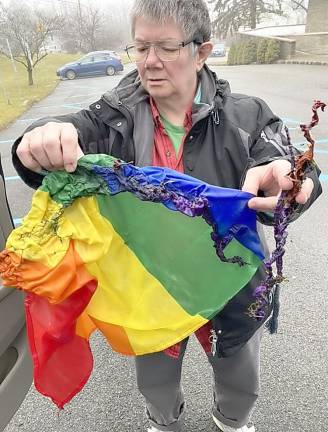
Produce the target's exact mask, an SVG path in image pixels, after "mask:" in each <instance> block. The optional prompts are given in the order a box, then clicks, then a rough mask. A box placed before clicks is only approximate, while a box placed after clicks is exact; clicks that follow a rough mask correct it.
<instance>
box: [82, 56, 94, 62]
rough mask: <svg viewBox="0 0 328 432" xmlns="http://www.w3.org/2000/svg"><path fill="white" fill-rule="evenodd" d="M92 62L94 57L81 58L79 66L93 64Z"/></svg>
mask: <svg viewBox="0 0 328 432" xmlns="http://www.w3.org/2000/svg"><path fill="white" fill-rule="evenodd" d="M93 62H94V56H90V57H83V58H82V59H81V60H80V63H81V64H86V63H93Z"/></svg>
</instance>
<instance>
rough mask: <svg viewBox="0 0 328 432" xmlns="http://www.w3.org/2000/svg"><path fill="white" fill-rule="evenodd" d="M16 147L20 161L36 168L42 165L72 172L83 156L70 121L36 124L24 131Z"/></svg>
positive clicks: (76, 134)
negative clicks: (33, 127) (34, 126)
mask: <svg viewBox="0 0 328 432" xmlns="http://www.w3.org/2000/svg"><path fill="white" fill-rule="evenodd" d="M16 151H17V156H18V158H19V159H20V161H21V162H22V164H23V165H24V166H25V167H26V168H28V169H30V170H32V171H35V172H39V171H41V170H42V169H45V170H47V171H57V170H61V169H65V170H66V171H68V172H73V171H75V169H76V165H77V161H78V159H79V158H80V157H81V156H83V152H82V150H81V148H80V146H79V142H78V133H77V130H76V128H75V126H73V124H72V123H56V122H49V123H46V124H45V125H43V126H39V127H36V128H35V129H33V130H31V131H30V132H26V133H25V134H24V135H23V138H22V140H21V142H20V143H19V145H18V147H17V150H16Z"/></svg>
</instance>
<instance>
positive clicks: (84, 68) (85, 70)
mask: <svg viewBox="0 0 328 432" xmlns="http://www.w3.org/2000/svg"><path fill="white" fill-rule="evenodd" d="M76 71H77V73H78V75H80V76H83V75H93V74H97V63H95V60H94V56H87V57H83V58H82V59H81V60H80V61H79V66H78V68H77V69H76Z"/></svg>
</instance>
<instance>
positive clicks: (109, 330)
mask: <svg viewBox="0 0 328 432" xmlns="http://www.w3.org/2000/svg"><path fill="white" fill-rule="evenodd" d="M90 318H91V319H92V321H93V322H94V323H95V324H96V326H97V327H98V329H99V330H100V331H101V332H102V334H103V335H104V336H105V338H106V339H107V341H108V343H109V344H110V346H111V347H112V348H113V350H114V351H116V352H118V353H120V354H125V355H135V352H134V351H133V349H132V346H131V344H130V341H129V338H128V336H127V334H126V333H125V331H124V329H123V327H121V326H117V325H115V324H109V323H105V322H103V321H99V320H97V319H95V318H93V317H90Z"/></svg>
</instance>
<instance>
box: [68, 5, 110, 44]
mask: <svg viewBox="0 0 328 432" xmlns="http://www.w3.org/2000/svg"><path fill="white" fill-rule="evenodd" d="M104 25H105V23H104V19H103V13H102V12H101V9H99V8H98V7H97V6H95V5H92V4H87V5H85V4H83V5H81V3H80V2H79V1H78V2H77V4H76V5H74V6H72V7H71V8H70V10H69V13H68V15H67V16H66V17H65V29H64V33H63V34H62V38H63V39H64V41H65V42H64V45H66V46H67V47H69V48H70V50H72V49H73V50H74V48H75V50H77V51H82V52H88V51H95V50H97V48H98V46H99V39H100V38H101V35H102V32H103V29H104Z"/></svg>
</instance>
